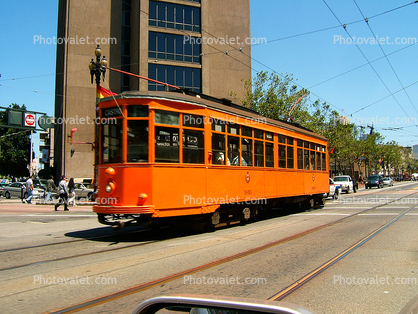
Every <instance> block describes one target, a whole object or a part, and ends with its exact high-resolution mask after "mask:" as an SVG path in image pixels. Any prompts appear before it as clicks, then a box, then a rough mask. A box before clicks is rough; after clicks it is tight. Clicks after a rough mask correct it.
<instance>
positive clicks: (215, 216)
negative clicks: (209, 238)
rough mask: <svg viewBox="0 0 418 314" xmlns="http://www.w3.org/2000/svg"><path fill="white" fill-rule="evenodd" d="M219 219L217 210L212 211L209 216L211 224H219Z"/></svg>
mask: <svg viewBox="0 0 418 314" xmlns="http://www.w3.org/2000/svg"><path fill="white" fill-rule="evenodd" d="M220 221H221V215H220V214H219V212H214V213H213V214H212V216H211V217H210V222H211V223H212V225H213V226H216V225H217V224H219V223H220Z"/></svg>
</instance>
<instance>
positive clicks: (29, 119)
mask: <svg viewBox="0 0 418 314" xmlns="http://www.w3.org/2000/svg"><path fill="white" fill-rule="evenodd" d="M24 115H25V118H24V122H25V124H24V126H27V127H31V128H35V127H36V114H33V113H26V112H25V114H24Z"/></svg>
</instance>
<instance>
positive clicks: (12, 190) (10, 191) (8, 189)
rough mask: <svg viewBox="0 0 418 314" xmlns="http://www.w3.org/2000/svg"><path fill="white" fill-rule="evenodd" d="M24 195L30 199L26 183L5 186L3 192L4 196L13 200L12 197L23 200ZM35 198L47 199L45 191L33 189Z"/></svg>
mask: <svg viewBox="0 0 418 314" xmlns="http://www.w3.org/2000/svg"><path fill="white" fill-rule="evenodd" d="M22 190H23V191H22ZM22 193H23V197H24V198H27V197H28V193H27V192H26V185H25V183H24V182H13V183H11V184H9V185H7V186H5V187H4V190H3V195H4V197H6V198H12V197H17V198H22ZM33 197H34V198H44V197H45V190H44V189H40V188H36V187H34V188H33Z"/></svg>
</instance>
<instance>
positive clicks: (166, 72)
mask: <svg viewBox="0 0 418 314" xmlns="http://www.w3.org/2000/svg"><path fill="white" fill-rule="evenodd" d="M148 76H149V78H151V79H153V80H157V81H160V82H164V83H168V84H170V85H175V86H178V87H180V88H187V89H189V90H191V91H194V92H197V93H200V92H201V84H200V82H201V70H200V69H199V68H188V67H179V66H172V65H161V64H151V63H150V64H148ZM148 90H150V91H157V90H158V91H164V90H166V87H165V86H164V85H161V84H157V83H154V82H148Z"/></svg>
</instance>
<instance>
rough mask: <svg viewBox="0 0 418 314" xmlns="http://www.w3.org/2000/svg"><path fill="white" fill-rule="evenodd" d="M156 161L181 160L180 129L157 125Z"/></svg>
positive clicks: (176, 161) (174, 161)
mask: <svg viewBox="0 0 418 314" xmlns="http://www.w3.org/2000/svg"><path fill="white" fill-rule="evenodd" d="M155 162H172V163H178V162H180V161H179V129H177V128H166V127H160V126H156V127H155Z"/></svg>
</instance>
